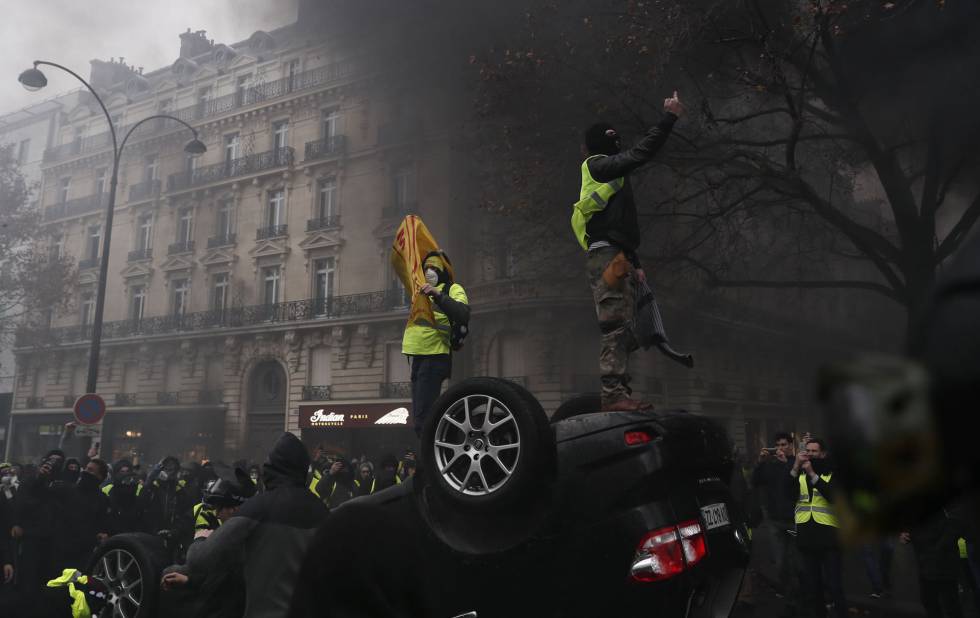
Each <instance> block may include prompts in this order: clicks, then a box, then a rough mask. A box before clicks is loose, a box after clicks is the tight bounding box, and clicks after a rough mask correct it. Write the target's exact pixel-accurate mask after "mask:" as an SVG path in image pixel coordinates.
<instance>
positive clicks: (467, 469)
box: [419, 378, 555, 509]
mask: <svg viewBox="0 0 980 618" xmlns="http://www.w3.org/2000/svg"><path fill="white" fill-rule="evenodd" d="M554 469H555V442H554V437H553V434H552V432H551V429H550V427H549V426H548V418H547V416H546V415H545V413H544V410H542V408H541V404H539V403H538V402H537V400H536V399H535V398H534V397H533V395H531V394H530V393H529V392H527V390H526V389H524V388H523V387H521V386H519V385H517V384H515V383H513V382H508V381H505V380H500V379H495V378H470V379H467V380H463V381H461V382H459V383H458V384H455V385H453V386H451V387H450V388H449V389H448V390H447V391H446V392H445V393H444V394H443V395H442V396H440V397H439V399H438V400H436V402H435V404H434V405H433V407H432V411H431V412H430V418H429V419H428V422H427V423H426V426H425V429H424V431H423V434H422V448H421V466H420V468H419V472H420V474H422V475H423V481H424V483H425V485H427V486H430V487H433V488H435V489H436V490H437V491H438V493H439V494H441V496H442V497H444V498H445V499H446V500H447V501H449V502H451V503H455V504H457V505H460V506H463V507H479V508H481V509H497V508H502V507H510V506H513V505H519V504H520V503H521V502H522V501H526V500H528V499H529V498H533V497H534V494H535V492H538V491H540V490H541V488H542V487H544V486H547V485H548V484H550V480H551V478H553V475H554Z"/></svg>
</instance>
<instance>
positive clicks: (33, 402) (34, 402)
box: [24, 397, 44, 410]
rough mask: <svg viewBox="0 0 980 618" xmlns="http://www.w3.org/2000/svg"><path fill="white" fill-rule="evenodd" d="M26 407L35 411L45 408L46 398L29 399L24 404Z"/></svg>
mask: <svg viewBox="0 0 980 618" xmlns="http://www.w3.org/2000/svg"><path fill="white" fill-rule="evenodd" d="M24 405H25V407H27V408H29V409H31V410H35V409H37V408H43V407H44V397H28V398H27V401H25V402H24Z"/></svg>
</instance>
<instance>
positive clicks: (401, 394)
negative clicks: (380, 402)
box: [378, 382, 412, 399]
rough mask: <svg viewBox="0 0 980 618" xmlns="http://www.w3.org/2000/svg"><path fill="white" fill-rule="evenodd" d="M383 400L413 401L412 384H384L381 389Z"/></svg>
mask: <svg viewBox="0 0 980 618" xmlns="http://www.w3.org/2000/svg"><path fill="white" fill-rule="evenodd" d="M379 391H380V392H379V393H378V394H379V395H380V397H381V398H382V399H411V398H412V383H411V382H382V383H381V388H380V389H379Z"/></svg>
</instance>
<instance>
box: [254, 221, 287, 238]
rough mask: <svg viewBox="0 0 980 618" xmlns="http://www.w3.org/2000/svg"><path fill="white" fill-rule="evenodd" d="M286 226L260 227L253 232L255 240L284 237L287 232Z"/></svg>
mask: <svg viewBox="0 0 980 618" xmlns="http://www.w3.org/2000/svg"><path fill="white" fill-rule="evenodd" d="M288 229H289V228H288V226H286V225H270V226H269V227H260V228H259V229H257V230H255V240H265V239H266V238H276V237H277V236H285V235H286V232H287V230H288Z"/></svg>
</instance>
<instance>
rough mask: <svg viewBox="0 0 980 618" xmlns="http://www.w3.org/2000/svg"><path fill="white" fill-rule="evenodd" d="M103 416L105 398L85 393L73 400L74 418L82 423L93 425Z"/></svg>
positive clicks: (100, 420) (99, 421)
mask: <svg viewBox="0 0 980 618" xmlns="http://www.w3.org/2000/svg"><path fill="white" fill-rule="evenodd" d="M104 416H105V399H103V398H102V397H100V396H99V395H96V394H95V393H87V394H85V395H82V396H81V397H79V398H78V399H76V400H75V420H76V421H78V422H79V423H81V424H83V425H95V424H97V423H101V422H102V418H103V417H104Z"/></svg>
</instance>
